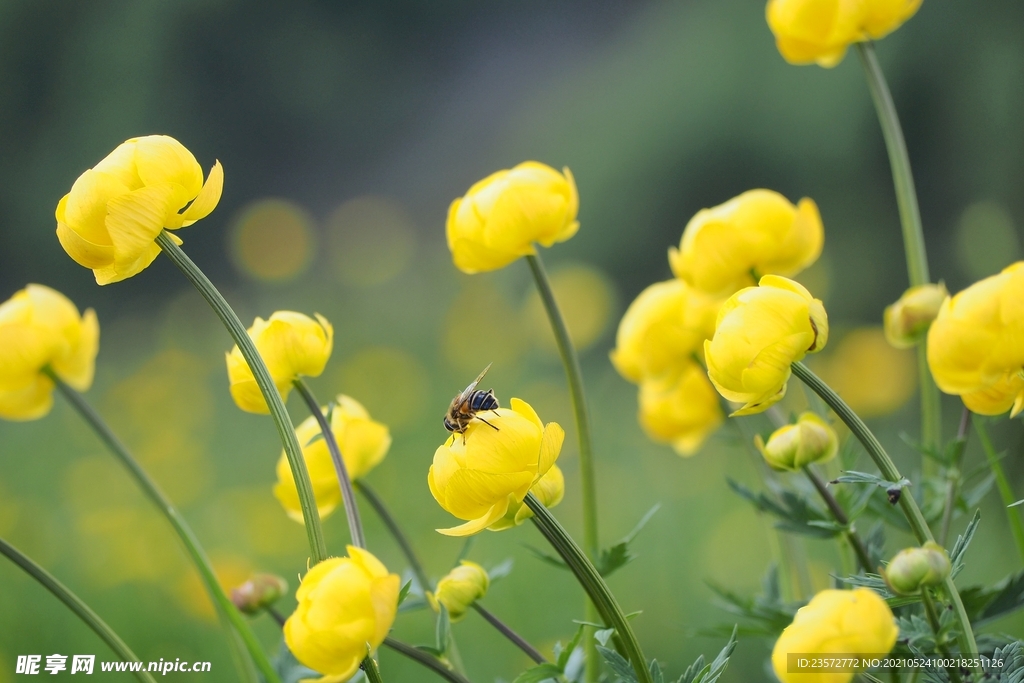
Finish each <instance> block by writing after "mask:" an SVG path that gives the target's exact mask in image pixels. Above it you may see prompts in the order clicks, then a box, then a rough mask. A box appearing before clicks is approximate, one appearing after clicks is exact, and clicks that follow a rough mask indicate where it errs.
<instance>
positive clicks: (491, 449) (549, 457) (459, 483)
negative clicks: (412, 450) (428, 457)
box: [427, 398, 565, 536]
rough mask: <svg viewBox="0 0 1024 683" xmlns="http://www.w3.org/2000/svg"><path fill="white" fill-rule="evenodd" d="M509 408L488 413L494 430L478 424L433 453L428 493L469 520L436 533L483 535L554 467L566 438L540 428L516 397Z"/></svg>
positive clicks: (555, 429)
mask: <svg viewBox="0 0 1024 683" xmlns="http://www.w3.org/2000/svg"><path fill="white" fill-rule="evenodd" d="M510 405H511V409H506V408H498V409H497V410H493V411H488V412H487V413H486V419H487V421H488V422H490V423H491V424H492V425H494V426H495V427H497V429H496V430H495V429H492V428H491V427H489V426H488V425H486V424H484V423H483V422H480V421H479V420H474V421H473V422H471V423H470V425H469V428H468V429H467V430H466V433H465V435H462V434H453V435H452V436H451V437H450V438H449V439H448V440H447V441H446V442H445V443H444V444H442V445H441V446H438V448H437V450H436V451H435V452H434V462H433V464H432V465H431V466H430V472H429V473H428V474H427V484H428V485H429V486H430V493H431V494H433V496H434V500H436V501H437V502H438V504H440V506H441V507H443V508H444V509H445V510H447V511H448V512H450V513H451V514H453V515H455V516H456V517H458V518H459V519H464V520H468V521H467V522H466V523H465V524H462V525H460V526H457V527H454V528H451V529H438V531H439V532H441V533H442V534H445V535H447V536H469V535H470V534H475V533H477V532H479V531H483V530H484V529H486V528H487V527H489V526H491V525H492V524H494V523H495V522H497V521H498V520H500V519H501V518H502V517H504V516H505V514H506V513H507V512H508V510H509V508H510V507H515V506H516V505H517V504H519V503H522V502H523V499H524V498H525V497H526V494H527V493H528V492H529V491H530V489H531V488H532V487H533V486H534V485H535V484H536V483H537V482H538V481H539V480H540V479H541V477H543V476H544V475H545V474H546V473H547V471H548V470H550V469H551V467H552V466H553V465H554V464H555V459H557V458H558V453H559V451H560V450H561V448H562V440H563V439H564V438H565V432H564V431H562V428H561V427H560V426H559V425H558V423H556V422H549V423H548V424H546V425H545V424H544V423H542V422H541V421H540V418H539V417H538V416H537V413H536V412H535V411H534V410H533V408H531V407H530V405H529V404H528V403H526V402H525V401H521V400H519V399H518V398H513V399H512V401H511V402H510ZM463 436H465V439H463Z"/></svg>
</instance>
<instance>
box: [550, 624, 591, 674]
mask: <svg viewBox="0 0 1024 683" xmlns="http://www.w3.org/2000/svg"><path fill="white" fill-rule="evenodd" d="M584 630H586V627H585V626H582V625H581V626H580V627H579V628H577V629H576V635H574V636H573V637H572V640H570V641H569V642H568V643H566V645H565V647H564V648H563V647H562V644H561V643H555V663H556V664H558V668H559V670H561V671H565V665H566V664H568V663H569V657H571V656H572V651H573V650H575V649H576V647H577V646H578V645H579V644H580V641H581V640H582V639H583V631H584Z"/></svg>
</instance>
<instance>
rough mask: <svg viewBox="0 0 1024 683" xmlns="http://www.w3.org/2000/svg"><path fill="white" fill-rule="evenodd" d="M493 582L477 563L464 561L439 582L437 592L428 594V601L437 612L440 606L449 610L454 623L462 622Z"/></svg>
mask: <svg viewBox="0 0 1024 683" xmlns="http://www.w3.org/2000/svg"><path fill="white" fill-rule="evenodd" d="M490 584H491V580H490V577H488V576H487V570H486V569H484V568H483V567H481V566H480V565H478V564H477V563H476V562H470V561H469V560H463V561H462V563H461V564H460V565H459V566H458V567H456V568H455V569H453V570H451V571H450V572H448V574H447V575H445V577H444V578H443V579H441V580H440V581H438V582H437V590H436V591H435V592H434V593H427V599H428V600H429V601H430V604H431V606H432V607H433V608H434V610H435V611H440V607H439V604H440V605H444V607H445V609H446V610H448V616H450V617H451V620H452V621H453V622H455V621H459V620H461V619H462V618H463V617H464V616H466V612H468V611H469V608H470V607H472V606H473V603H474V602H476V601H477V600H480V599H482V598H483V597H484V596H485V595H487V588H488V587H489V586H490Z"/></svg>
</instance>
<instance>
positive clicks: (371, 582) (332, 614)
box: [284, 546, 400, 681]
mask: <svg viewBox="0 0 1024 683" xmlns="http://www.w3.org/2000/svg"><path fill="white" fill-rule="evenodd" d="M399 584H400V580H399V578H398V575H397V574H389V573H388V570H387V568H385V567H384V565H383V564H381V562H380V560H378V559H377V558H376V557H374V556H373V555H372V554H370V553H369V552H368V551H366V550H363V549H362V548H356V547H354V546H348V557H332V558H331V559H329V560H324V561H323V562H321V563H320V564H318V565H316V566H315V567H313V568H312V569H310V570H309V572H308V573H307V574H306V576H305V577H304V578H303V579H302V583H301V584H300V585H299V590H298V591H297V592H296V593H295V599H296V600H298V602H299V604H298V606H296V608H295V612H294V613H292V615H291V616H290V617H288V620H287V621H286V622H285V624H284V641H285V643H286V644H287V645H288V649H289V650H291V652H292V654H294V655H295V658H296V659H298V660H299V661H300V662H302V663H303V664H305V665H306V666H308V667H309V668H311V669H313V670H315V671H318V672H319V673H321V674H325V675H326V676H327V677H329V680H331V681H347V680H348V679H349V677H351V676H352V674H354V673H355V672H356V670H357V669H358V668H359V663H360V662H362V661H363V658H364V657H366V655H367V654H369V652H370V651H372V650H376V649H377V648H378V647H380V644H381V643H383V642H384V638H385V637H386V636H387V635H388V631H389V630H390V629H391V625H392V624H393V623H394V622H395V614H396V613H397V612H398V589H399ZM334 677H336V678H334ZM321 680H323V679H321Z"/></svg>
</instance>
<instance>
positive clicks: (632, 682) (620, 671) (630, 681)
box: [597, 645, 638, 683]
mask: <svg viewBox="0 0 1024 683" xmlns="http://www.w3.org/2000/svg"><path fill="white" fill-rule="evenodd" d="M597 651H598V652H600V653H601V656H602V657H604V661H605V664H607V665H608V668H609V669H611V670H612V673H613V674H615V676H616V679H615V680H616V681H617V682H619V683H638V681H637V679H636V672H635V671H633V667H632V666H630V665H629V662H628V661H627V660H626V658H625V657H623V656H622V655H620V654H619V653H618V652H616V651H615V650H609V649H608V648H606V647H601V646H600V645H598V646H597Z"/></svg>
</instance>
